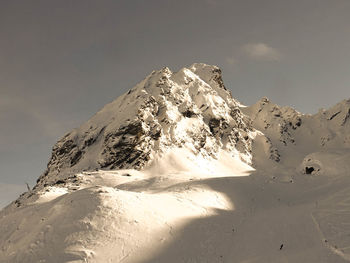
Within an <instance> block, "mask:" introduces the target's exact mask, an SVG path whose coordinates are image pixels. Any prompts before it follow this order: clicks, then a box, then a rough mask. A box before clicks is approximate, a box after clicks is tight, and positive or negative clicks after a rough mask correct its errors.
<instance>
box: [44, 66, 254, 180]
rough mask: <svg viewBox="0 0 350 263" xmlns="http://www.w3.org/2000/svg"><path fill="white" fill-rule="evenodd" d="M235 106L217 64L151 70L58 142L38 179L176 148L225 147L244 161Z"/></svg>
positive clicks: (124, 163) (206, 151) (244, 136)
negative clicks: (176, 69)
mask: <svg viewBox="0 0 350 263" xmlns="http://www.w3.org/2000/svg"><path fill="white" fill-rule="evenodd" d="M238 105H239V104H238V103H237V102H236V101H235V100H234V99H233V98H232V96H231V94H230V92H228V91H227V90H226V88H225V87H224V85H223V82H222V78H221V70H220V69H219V68H218V67H217V66H210V65H206V64H202V63H196V64H193V65H191V66H190V67H189V68H183V69H181V70H179V71H178V72H172V71H171V70H170V69H169V68H167V67H165V68H163V69H161V70H158V71H153V72H152V73H151V74H150V75H148V76H147V77H146V78H145V79H144V80H143V81H141V82H140V83H138V84H137V85H136V86H135V87H134V88H132V89H131V90H129V92H127V93H126V94H123V95H122V96H120V97H119V98H117V99H116V100H115V101H113V102H112V103H110V104H107V105H106V106H105V107H104V108H103V109H102V110H100V111H99V112H98V113H97V114H96V115H94V116H93V117H92V118H91V119H90V120H88V121H87V122H86V123H84V124H83V125H81V126H80V127H79V128H77V129H74V130H73V131H72V132H70V133H69V134H67V135H66V136H65V137H63V138H62V139H61V140H60V141H58V142H57V144H56V145H55V146H54V148H53V151H52V157H51V159H50V161H49V163H48V168H47V171H46V172H45V173H44V174H43V175H42V176H41V177H40V178H39V180H38V182H39V184H40V185H48V184H50V183H52V182H55V181H57V180H62V179H64V178H67V177H69V176H70V175H72V174H74V173H77V172H81V171H82V170H94V169H121V168H137V169H140V168H143V167H145V166H148V165H149V164H151V163H152V161H153V160H154V158H155V156H158V155H162V154H164V153H166V152H168V151H169V150H171V149H175V148H185V149H187V150H188V152H189V155H193V156H198V155H200V156H202V157H204V158H207V159H215V158H217V157H218V154H219V152H220V151H221V150H224V151H226V152H228V153H229V154H230V155H231V156H232V157H238V158H241V159H242V160H244V161H245V162H247V163H250V161H251V154H250V152H251V137H252V136H253V135H251V132H252V129H251V127H250V126H249V121H246V120H245V119H246V117H245V116H244V115H243V114H242V113H241V111H240V109H239V108H238ZM190 158H192V157H190ZM193 158H194V157H193Z"/></svg>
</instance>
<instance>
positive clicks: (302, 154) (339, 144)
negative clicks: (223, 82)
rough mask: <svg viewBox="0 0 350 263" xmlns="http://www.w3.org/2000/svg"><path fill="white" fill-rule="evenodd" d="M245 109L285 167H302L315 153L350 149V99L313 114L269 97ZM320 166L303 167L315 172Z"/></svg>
mask: <svg viewBox="0 0 350 263" xmlns="http://www.w3.org/2000/svg"><path fill="white" fill-rule="evenodd" d="M242 111H243V112H244V113H245V114H246V115H247V116H249V117H250V118H251V121H252V126H253V127H254V128H255V129H257V130H259V131H261V132H262V133H263V134H264V135H265V136H266V137H267V140H266V145H267V146H266V147H267V148H269V150H268V151H267V152H269V153H270V159H272V160H275V161H276V162H279V161H281V162H282V165H283V166H284V167H288V168H290V169H294V170H298V168H297V167H299V165H300V164H301V163H303V164H305V160H307V159H308V158H307V156H308V155H309V154H312V153H317V152H333V151H334V150H335V149H336V150H337V151H338V150H341V151H343V150H344V151H345V152H346V151H349V150H350V136H349V133H350V124H349V123H350V121H349V112H350V100H343V101H342V102H340V103H338V104H337V105H335V106H334V107H332V108H330V109H328V110H324V109H321V110H319V112H318V113H317V114H313V115H310V114H302V113H300V112H298V111H296V110H294V109H293V108H291V107H281V106H278V105H276V104H274V103H272V102H270V101H269V100H268V99H267V98H262V99H261V100H260V101H258V102H257V103H256V104H254V105H252V106H250V107H244V108H242ZM304 159H305V160H304ZM304 166H305V165H304ZM310 167H311V166H310ZM317 169H319V167H317V168H316V167H314V170H312V171H311V168H310V170H308V169H306V166H305V167H304V168H303V169H302V170H303V173H307V174H315V173H316V172H317V171H316V170H317ZM298 171H299V170H298Z"/></svg>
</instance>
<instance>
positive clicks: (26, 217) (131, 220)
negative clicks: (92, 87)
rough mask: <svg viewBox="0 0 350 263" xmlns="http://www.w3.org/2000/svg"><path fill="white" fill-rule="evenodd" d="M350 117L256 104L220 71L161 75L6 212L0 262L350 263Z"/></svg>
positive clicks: (64, 146) (342, 107) (93, 123)
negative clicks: (232, 88)
mask: <svg viewBox="0 0 350 263" xmlns="http://www.w3.org/2000/svg"><path fill="white" fill-rule="evenodd" d="M349 118H350V100H344V101H342V102H340V103H339V104H337V105H335V106H334V107H332V108H330V109H328V110H320V111H319V112H318V113H317V114H315V115H305V114H301V113H299V112H297V111H296V110H294V109H292V108H290V107H280V106H278V105H276V104H274V103H272V102H270V101H269V100H268V99H267V98H263V99H261V100H260V101H258V102H257V103H256V104H254V105H252V106H249V107H245V106H243V105H241V104H240V103H239V102H238V101H237V100H235V99H233V98H232V96H231V94H230V92H228V91H227V89H226V88H225V86H224V84H223V82H222V78H221V71H220V69H219V68H217V67H216V66H210V65H206V64H199V63H196V64H193V65H192V66H190V67H188V68H183V69H181V70H179V71H178V72H175V73H173V72H171V71H170V69H168V68H164V69H162V70H159V71H154V72H152V73H151V74H150V75H149V76H147V77H146V78H145V79H144V80H143V81H141V82H140V83H139V84H138V85H136V86H135V87H134V88H132V89H131V90H130V91H129V92H128V93H126V94H124V95H122V96H121V97H119V98H118V99H117V100H115V101H113V102H112V103H110V104H107V105H106V106H105V107H104V108H103V109H102V110H101V111H99V112H98V113H97V114H96V115H94V116H93V117H92V118H91V119H90V120H88V121H87V122H86V123H84V124H83V125H81V126H80V127H79V128H77V129H75V130H73V131H72V132H70V133H68V134H67V135H65V136H64V137H63V138H62V139H61V140H59V141H58V142H57V144H56V145H55V146H54V147H53V151H52V157H51V159H50V161H49V163H48V168H47V170H46V171H45V172H44V174H43V175H41V176H40V177H39V179H38V183H37V185H36V186H35V187H34V189H33V190H31V191H29V192H26V193H24V194H22V195H21V196H20V197H19V198H18V199H17V200H16V201H15V202H13V203H12V204H11V205H9V206H8V207H6V208H5V209H3V210H2V211H1V212H0V262H130V263H131V262H174V263H175V262H176V263H177V262H210V263H211V262H347V261H350V249H349V247H350V238H349V236H350V228H349V227H348V225H349V223H348V222H350V207H349V202H348V200H350V199H349V193H350V189H349V187H350V185H349V182H350V176H349V172H348V171H349V168H350V165H349V164H348V163H349V162H348V160H349V157H350V150H349V148H350V137H349V134H350V133H349V132H350V124H349V122H350V121H349Z"/></svg>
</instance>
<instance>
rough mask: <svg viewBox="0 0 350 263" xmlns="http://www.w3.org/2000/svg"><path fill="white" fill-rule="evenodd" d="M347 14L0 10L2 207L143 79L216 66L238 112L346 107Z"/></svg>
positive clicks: (150, 8)
mask: <svg viewBox="0 0 350 263" xmlns="http://www.w3.org/2000/svg"><path fill="white" fill-rule="evenodd" d="M349 14H350V1H348V0H293V1H290V0H288V1H284V0H264V1H261V0H254V1H250V0H239V1H235V0H227V1H226V0H203V1H199V0H197V1H191V0H185V1H182V0H172V1H169V0H159V1H152V0H147V1H145V0H142V1H141V0H140V1H136V0H125V1H122V0H119V1H118V0H114V1H106V0H95V1H89V0H74V1H71V0H70V1H64V0H57V1H56V0H42V1H40V0H37V1H34V0H26V1H16V0H0V168H1V169H0V191H1V192H2V194H1V195H0V198H2V200H1V201H0V206H1V202H2V203H3V202H7V199H6V198H11V199H12V198H14V197H16V196H13V195H16V194H17V193H18V192H20V191H22V189H23V191H24V190H25V184H24V183H25V182H28V183H29V184H30V185H31V186H33V185H34V183H35V180H36V178H37V177H38V176H39V175H40V174H41V173H42V172H43V171H44V169H45V166H46V163H47V161H48V158H49V156H50V151H51V147H52V145H53V144H54V143H55V142H56V141H57V140H58V139H59V137H61V136H63V135H64V134H65V133H66V132H68V131H70V130H71V129H72V128H74V127H76V126H78V125H80V124H81V123H83V122H84V121H86V120H87V119H88V118H89V117H90V116H91V115H93V114H94V113H95V112H96V111H98V110H99V109H100V108H102V107H103V106H104V105H105V104H106V103H108V102H110V101H112V100H113V99H115V98H116V97H118V96H119V95H121V94H122V93H123V92H125V91H126V90H128V89H130V88H131V87H133V86H134V85H135V84H136V83H137V82H139V81H140V80H142V79H143V78H144V77H145V76H146V75H147V74H149V73H150V72H151V71H152V70H153V69H160V68H162V67H164V66H168V67H170V69H172V70H173V71H176V70H178V69H180V68H181V67H183V66H187V65H190V64H192V63H194V62H204V63H208V64H215V65H218V66H219V67H221V69H222V70H223V78H224V81H225V84H226V86H227V88H229V89H230V90H231V91H232V94H233V96H234V97H235V98H236V99H238V100H239V101H241V102H242V103H243V104H247V105H249V104H252V103H254V102H256V101H257V100H258V99H260V98H261V97H263V96H266V97H269V98H270V99H271V100H272V101H274V102H276V103H278V104H281V105H290V106H293V107H295V108H296V109H297V110H299V111H301V112H305V113H314V112H317V110H318V109H319V108H322V107H324V108H327V107H329V106H331V105H333V104H335V103H337V102H339V101H341V100H342V99H345V98H349V97H350V94H349V93H350V89H349V86H350V51H349V50H350V15H349ZM7 192H9V193H10V194H8V195H7ZM6 196H8V197H6Z"/></svg>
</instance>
